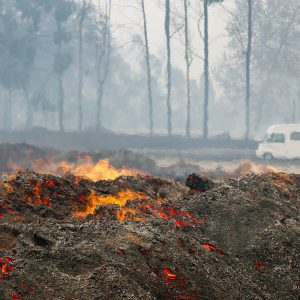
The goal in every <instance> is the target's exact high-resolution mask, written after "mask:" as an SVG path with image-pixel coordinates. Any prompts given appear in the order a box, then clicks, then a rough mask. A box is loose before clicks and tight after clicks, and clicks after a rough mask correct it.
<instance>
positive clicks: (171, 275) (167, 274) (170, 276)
mask: <svg viewBox="0 0 300 300" xmlns="http://www.w3.org/2000/svg"><path fill="white" fill-rule="evenodd" d="M162 273H163V279H164V280H165V281H171V280H175V279H176V278H177V274H176V273H175V272H172V271H171V270H170V269H163V270H162Z"/></svg>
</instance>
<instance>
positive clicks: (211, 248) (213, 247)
mask: <svg viewBox="0 0 300 300" xmlns="http://www.w3.org/2000/svg"><path fill="white" fill-rule="evenodd" d="M202 247H203V248H204V249H206V250H209V251H214V252H216V253H218V254H220V255H224V251H223V250H222V249H221V248H219V247H218V246H216V245H212V244H209V243H206V244H203V245H202Z"/></svg>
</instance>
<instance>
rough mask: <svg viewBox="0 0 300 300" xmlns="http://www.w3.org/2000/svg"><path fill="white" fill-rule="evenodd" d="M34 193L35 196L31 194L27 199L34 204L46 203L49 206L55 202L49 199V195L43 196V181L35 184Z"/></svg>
mask: <svg viewBox="0 0 300 300" xmlns="http://www.w3.org/2000/svg"><path fill="white" fill-rule="evenodd" d="M32 193H33V195H34V196H32V197H31V196H29V197H28V198H27V201H28V202H30V203H32V204H44V205H47V206H52V205H53V203H52V202H51V201H50V200H49V199H48V197H47V196H44V197H42V196H41V195H42V185H41V183H39V182H38V183H36V185H35V186H34V188H33V190H32Z"/></svg>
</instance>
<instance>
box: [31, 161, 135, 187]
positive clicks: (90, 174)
mask: <svg viewBox="0 0 300 300" xmlns="http://www.w3.org/2000/svg"><path fill="white" fill-rule="evenodd" d="M32 165H33V170H34V171H36V172H39V173H49V174H53V175H56V176H64V175H66V174H67V173H71V174H73V175H75V176H78V177H83V178H87V179H90V180H92V181H99V180H114V179H116V178H118V177H120V176H136V175H137V174H140V173H141V172H138V171H137V170H134V169H127V168H124V167H123V168H121V169H117V168H115V167H113V166H112V165H110V163H109V160H108V159H103V160H99V161H98V162H97V163H96V164H94V162H93V160H92V158H91V157H90V156H86V157H84V159H81V160H79V161H77V162H76V163H70V162H67V161H61V162H59V163H55V162H50V163H47V164H46V163H41V162H38V161H35V162H33V163H32Z"/></svg>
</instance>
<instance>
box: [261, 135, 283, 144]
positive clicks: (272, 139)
mask: <svg viewBox="0 0 300 300" xmlns="http://www.w3.org/2000/svg"><path fill="white" fill-rule="evenodd" d="M264 142H266V143H284V142H285V136H284V134H283V133H272V134H270V135H267V136H266V137H265V139H264Z"/></svg>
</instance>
